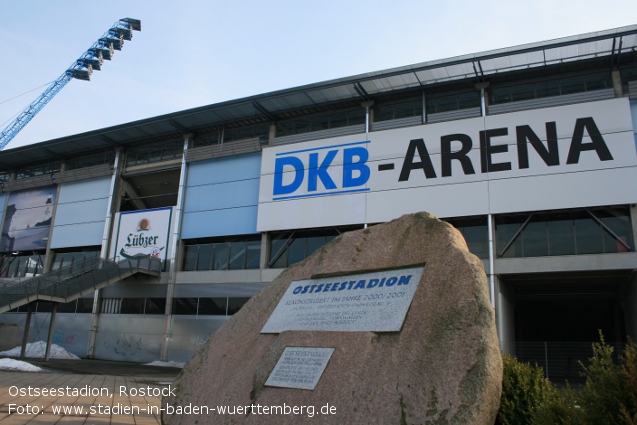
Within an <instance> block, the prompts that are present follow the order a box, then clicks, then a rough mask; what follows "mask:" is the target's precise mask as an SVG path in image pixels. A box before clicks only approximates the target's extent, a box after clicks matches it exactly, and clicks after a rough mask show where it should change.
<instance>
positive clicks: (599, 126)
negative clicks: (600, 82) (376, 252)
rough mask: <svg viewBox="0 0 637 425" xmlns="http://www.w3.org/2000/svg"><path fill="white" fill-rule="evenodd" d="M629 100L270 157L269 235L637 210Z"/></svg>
mask: <svg viewBox="0 0 637 425" xmlns="http://www.w3.org/2000/svg"><path fill="white" fill-rule="evenodd" d="M636 178H637V154H636V151H635V139H634V133H633V124H632V118H631V113H630V105H629V102H628V99H626V98H621V99H611V100H604V101H598V102H588V103H581V104H575V105H567V106H559V107H553V108H543V109H535V110H529V111H522V112H514V113H508V114H499V115H493V116H487V117H480V118H471V119H466V120H457V121H450V122H442V123H436V124H426V125H419V126H414V127H405V128H398V129H391V130H385V131H372V132H370V133H369V134H368V135H367V136H366V135H365V134H359V135H350V136H344V137H336V138H329V139H322V140H315V141H310V142H305V143H295V144H291V145H283V146H274V147H269V148H265V149H264V150H263V155H262V163H261V181H260V190H259V211H258V219H257V229H258V230H259V231H272V230H281V229H290V228H309V227H323V226H334V225H345V224H360V223H377V222H384V221H389V220H391V219H393V218H396V217H399V216H401V215H403V214H407V213H413V212H418V211H429V212H431V213H433V214H435V215H437V216H439V217H454V216H469V215H482V214H488V213H493V214H498V213H508V212H520V211H533V210H542V209H560V208H576V207H583V206H592V205H617V204H627V203H636V202H637V193H634V192H631V191H627V190H623V182H625V181H630V180H634V179H636Z"/></svg>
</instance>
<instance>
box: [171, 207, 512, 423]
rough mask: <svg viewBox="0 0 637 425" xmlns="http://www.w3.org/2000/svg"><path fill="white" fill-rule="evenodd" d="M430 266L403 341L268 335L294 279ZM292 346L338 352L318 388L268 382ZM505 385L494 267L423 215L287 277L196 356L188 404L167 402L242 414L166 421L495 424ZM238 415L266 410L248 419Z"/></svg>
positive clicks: (313, 259)
mask: <svg viewBox="0 0 637 425" xmlns="http://www.w3.org/2000/svg"><path fill="white" fill-rule="evenodd" d="M422 263H426V266H425V269H424V272H423V274H422V278H421V279H420V282H419V284H418V287H417V290H416V292H415V294H414V297H413V301H412V303H411V306H410V308H409V310H408V312H407V315H406V317H405V320H404V322H403V326H402V329H401V330H400V331H399V332H334V331H284V332H281V333H278V334H262V333H261V330H262V328H263V326H264V324H265V323H266V322H267V320H268V318H269V317H270V314H271V313H272V311H273V310H274V309H275V307H276V306H277V304H278V302H279V300H280V299H281V297H282V296H283V294H284V293H285V292H286V290H287V288H288V286H289V285H290V284H291V283H292V282H293V281H299V280H304V279H310V278H311V277H312V276H316V275H335V274H339V273H342V274H351V273H355V272H357V271H365V272H369V271H373V270H378V269H390V268H397V267H408V266H412V265H415V264H422ZM286 347H334V348H335V350H334V353H333V355H332V357H331V359H330V361H329V363H328V365H327V367H326V369H325V371H324V372H323V375H322V376H321V378H320V380H319V381H318V384H317V385H316V388H315V389H314V390H302V389H292V388H279V387H270V386H265V385H264V384H265V382H266V380H267V379H268V376H269V375H270V372H271V371H272V370H273V368H274V366H275V365H276V363H277V360H278V359H279V357H280V356H281V354H282V352H283V350H284V349H285V348H286ZM501 382H502V361H501V356H500V350H499V346H498V339H497V334H496V328H495V321H494V312H493V309H492V307H491V303H490V301H489V293H488V285H487V279H486V275H485V272H484V268H483V266H482V262H481V261H480V260H479V259H478V258H477V257H475V256H474V255H473V254H471V253H470V252H469V251H468V250H467V246H466V243H465V241H464V238H463V237H462V235H461V234H460V233H459V232H458V231H457V230H456V229H454V228H453V227H452V226H451V225H449V224H447V223H445V222H443V221H440V220H438V219H437V218H435V217H434V216H432V215H430V214H428V213H418V214H412V215H406V216H403V217H401V218H399V219H397V220H394V221H391V222H389V223H386V224H381V225H376V226H372V227H369V228H367V229H364V230H359V231H355V232H349V233H345V234H343V235H342V236H340V237H338V238H337V239H335V240H334V241H332V242H331V243H329V244H328V245H326V246H325V247H323V248H321V249H320V250H318V251H317V252H315V253H314V254H313V255H312V256H310V257H309V258H307V259H306V260H305V261H303V262H301V263H298V264H296V265H294V266H292V267H290V268H288V269H287V270H285V271H284V272H283V273H282V274H281V275H280V276H279V277H278V278H277V279H275V280H274V281H273V282H272V284H271V285H269V286H268V287H267V288H265V289H264V290H262V291H261V292H259V293H258V294H257V295H255V296H254V297H253V298H252V299H251V300H250V301H249V302H248V303H247V304H246V305H245V306H244V307H243V308H242V309H241V311H239V312H238V313H237V314H235V315H234V316H233V317H232V318H231V319H230V320H228V321H227V322H226V324H224V326H223V327H222V328H221V329H219V330H218V331H217V332H216V333H215V334H214V335H213V336H212V338H210V340H209V341H208V343H207V344H206V345H205V346H203V347H202V348H201V349H200V350H199V351H198V352H197V353H196V354H195V355H194V357H193V358H192V359H191V360H190V361H189V362H188V363H187V365H186V367H185V368H184V369H183V371H182V372H181V374H180V375H179V377H178V378H177V380H176V381H175V388H176V397H167V398H164V400H163V403H162V404H163V406H164V407H165V406H166V405H168V406H171V407H173V408H177V407H182V408H183V407H184V406H188V405H190V406H208V408H212V407H217V406H228V407H230V409H231V411H233V410H232V409H233V408H234V409H235V410H234V411H235V414H220V413H219V412H218V411H214V412H213V411H209V412H208V414H203V415H196V414H189V415H185V414H184V415H175V414H173V415H167V414H165V413H164V416H163V421H164V422H165V423H166V424H171V425H176V424H193V425H194V424H204V423H215V424H217V423H218V424H239V423H240V424H263V423H276V424H297V423H309V422H312V421H313V423H324V424H447V423H449V424H472V425H475V424H493V423H494V421H495V417H496V414H497V411H498V408H499V405H500V393H501ZM326 405H329V406H330V407H331V410H330V407H328V408H325V406H326ZM237 406H244V407H245V406H255V407H254V408H251V409H250V408H249V409H247V410H248V413H247V414H245V413H246V412H245V411H243V410H241V409H238V410H237V409H236V407H237ZM257 406H261V408H258V407H257ZM264 406H268V407H271V406H288V407H289V408H293V407H297V414H294V413H293V411H290V414H287V415H285V414H269V415H265V414H263V412H264V409H263V407H264ZM300 406H313V407H314V410H313V412H309V411H308V408H307V407H306V408H305V409H304V410H303V411H302V413H299V410H298V407H300ZM321 408H323V409H322V410H323V413H328V414H322V413H321ZM250 410H252V411H250ZM237 412H240V413H242V414H237ZM259 412H261V414H259ZM272 412H276V410H271V411H270V413H272ZM311 413H313V414H314V416H313V417H311V416H310V414H311Z"/></svg>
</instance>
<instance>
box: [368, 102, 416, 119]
mask: <svg viewBox="0 0 637 425" xmlns="http://www.w3.org/2000/svg"><path fill="white" fill-rule="evenodd" d="M421 116H422V99H415V100H410V101H408V102H402V103H392V104H382V103H381V104H379V105H377V106H376V107H375V110H374V121H386V120H396V119H400V118H409V117H421Z"/></svg>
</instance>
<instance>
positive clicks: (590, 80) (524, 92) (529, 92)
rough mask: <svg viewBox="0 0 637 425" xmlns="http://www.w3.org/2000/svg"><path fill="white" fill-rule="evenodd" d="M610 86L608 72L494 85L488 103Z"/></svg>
mask: <svg viewBox="0 0 637 425" xmlns="http://www.w3.org/2000/svg"><path fill="white" fill-rule="evenodd" d="M612 86H613V85H612V79H611V74H610V72H601V73H595V74H589V75H579V76H574V77H566V78H560V79H550V80H542V81H535V82H530V83H525V84H515V85H510V86H504V87H501V86H497V85H495V86H493V87H490V89H489V103H490V104H492V105H498V104H501V103H508V102H519V101H522V100H530V99H540V98H544V97H550V96H560V95H562V96H563V95H567V94H573V93H581V92H587V91H591V90H601V89H607V88H611V87H612Z"/></svg>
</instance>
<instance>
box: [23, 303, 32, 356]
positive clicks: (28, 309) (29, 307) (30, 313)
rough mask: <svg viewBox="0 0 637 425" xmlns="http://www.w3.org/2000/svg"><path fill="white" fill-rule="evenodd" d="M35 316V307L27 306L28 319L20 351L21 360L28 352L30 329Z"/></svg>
mask: <svg viewBox="0 0 637 425" xmlns="http://www.w3.org/2000/svg"><path fill="white" fill-rule="evenodd" d="M32 315H33V305H32V304H31V303H29V304H27V318H26V321H25V323H24V332H22V349H21V350H20V358H21V359H23V358H24V357H25V355H26V351H27V342H28V341H29V328H30V327H31V316H32Z"/></svg>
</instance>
